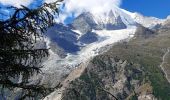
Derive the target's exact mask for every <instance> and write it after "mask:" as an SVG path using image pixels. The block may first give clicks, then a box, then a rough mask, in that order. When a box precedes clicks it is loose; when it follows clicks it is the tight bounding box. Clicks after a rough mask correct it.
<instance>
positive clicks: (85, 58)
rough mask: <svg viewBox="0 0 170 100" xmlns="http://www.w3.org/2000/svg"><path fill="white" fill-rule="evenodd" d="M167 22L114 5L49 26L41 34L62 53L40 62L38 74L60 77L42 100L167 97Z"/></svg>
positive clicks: (131, 99)
mask: <svg viewBox="0 0 170 100" xmlns="http://www.w3.org/2000/svg"><path fill="white" fill-rule="evenodd" d="M169 26H170V22H169V19H168V18H167V19H166V20H165V19H158V18H154V17H145V16H142V15H141V14H138V13H131V12H128V11H126V10H123V9H120V8H118V7H116V8H115V9H111V10H110V11H109V12H106V13H105V14H104V15H96V14H93V13H91V12H84V13H82V14H80V15H79V16H78V17H77V18H75V20H74V21H73V22H72V23H71V24H70V25H68V26H65V25H62V24H60V25H56V26H54V27H53V28H51V29H50V30H49V31H48V32H47V36H48V37H49V39H50V40H51V41H52V42H53V43H54V44H57V45H58V46H59V48H60V49H61V50H62V51H64V52H63V53H64V55H65V56H64V57H63V58H61V59H55V56H54V54H55V55H58V53H56V52H54V51H53V53H52V54H51V55H53V56H52V57H53V58H51V60H47V61H46V62H45V68H46V70H45V71H44V72H46V73H47V75H46V76H48V77H46V76H45V78H43V80H45V81H50V80H51V79H52V81H50V84H49V83H48V84H49V85H51V84H53V85H54V86H55V84H56V82H60V83H61V88H60V89H58V90H56V91H54V92H53V93H51V94H50V95H49V96H47V97H46V98H45V100H61V98H62V99H64V100H114V99H115V100H125V99H126V100H137V99H139V100H159V99H160V100H168V98H170V97H169V93H170V89H169V83H168V80H169V77H170V76H169V74H168V73H169V71H170V69H169V67H168V66H169V61H168V60H169V52H168V50H169V49H168V48H169V43H170V39H169V37H170V34H169V33H170V28H169ZM63 30H64V31H63ZM63 53H62V54H63ZM87 62H88V63H87ZM49 65H50V66H49ZM49 72H50V75H49ZM58 73H60V74H58ZM67 75H68V76H67ZM51 76H52V77H51ZM59 77H60V78H59ZM42 83H43V82H42ZM162 84H164V85H162Z"/></svg>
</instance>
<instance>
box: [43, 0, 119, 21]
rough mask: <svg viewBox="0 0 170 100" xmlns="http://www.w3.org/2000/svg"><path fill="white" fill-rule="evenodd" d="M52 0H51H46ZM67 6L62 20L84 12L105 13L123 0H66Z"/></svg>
mask: <svg viewBox="0 0 170 100" xmlns="http://www.w3.org/2000/svg"><path fill="white" fill-rule="evenodd" d="M46 1H48V2H49V1H51V0H46ZM64 3H65V7H64V8H63V14H61V15H60V18H59V19H60V20H61V21H62V22H63V21H64V20H65V19H66V18H67V17H69V16H72V14H73V13H74V14H75V16H78V15H79V14H81V13H82V12H91V13H94V14H95V13H105V12H108V11H110V10H111V9H113V8H114V6H119V5H120V4H121V0H65V1H64Z"/></svg>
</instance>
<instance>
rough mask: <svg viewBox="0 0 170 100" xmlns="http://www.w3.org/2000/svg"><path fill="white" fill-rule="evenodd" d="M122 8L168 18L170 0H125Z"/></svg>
mask: <svg viewBox="0 0 170 100" xmlns="http://www.w3.org/2000/svg"><path fill="white" fill-rule="evenodd" d="M121 8H124V9H126V10H128V11H131V12H139V13H141V14H143V15H145V16H155V17H158V18H166V17H167V16H168V15H170V0H123V1H122V4H121Z"/></svg>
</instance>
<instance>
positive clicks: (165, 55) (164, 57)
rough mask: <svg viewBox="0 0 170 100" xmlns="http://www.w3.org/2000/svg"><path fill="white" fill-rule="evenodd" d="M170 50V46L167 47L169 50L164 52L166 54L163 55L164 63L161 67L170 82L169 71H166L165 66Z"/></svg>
mask: <svg viewBox="0 0 170 100" xmlns="http://www.w3.org/2000/svg"><path fill="white" fill-rule="evenodd" d="M169 52H170V47H169V48H167V52H166V53H165V54H164V56H163V58H162V63H161V65H160V67H161V69H162V71H163V72H164V74H165V77H166V79H167V80H168V82H169V83H170V79H169V78H168V73H167V72H166V69H165V68H164V64H166V63H167V62H166V61H165V60H166V57H167V55H168V54H169Z"/></svg>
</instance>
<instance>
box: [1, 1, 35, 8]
mask: <svg viewBox="0 0 170 100" xmlns="http://www.w3.org/2000/svg"><path fill="white" fill-rule="evenodd" d="M32 2H33V0H0V3H1V4H3V5H10V6H15V7H21V5H24V6H28V5H29V4H31V3H32Z"/></svg>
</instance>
